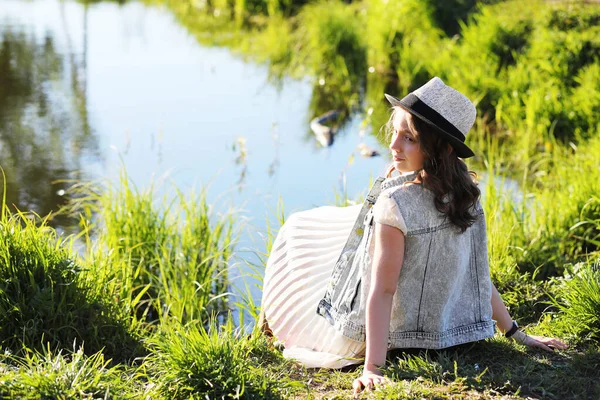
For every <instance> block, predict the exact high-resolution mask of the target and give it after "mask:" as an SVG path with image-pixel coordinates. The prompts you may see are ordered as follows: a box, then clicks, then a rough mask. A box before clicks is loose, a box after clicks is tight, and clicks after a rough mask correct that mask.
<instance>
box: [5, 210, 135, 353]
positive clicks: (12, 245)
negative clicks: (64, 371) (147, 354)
mask: <svg viewBox="0 0 600 400" xmlns="http://www.w3.org/2000/svg"><path fill="white" fill-rule="evenodd" d="M36 224H39V226H38V225H36ZM103 287H104V285H103V282H101V281H100V280H99V279H97V277H96V276H92V275H90V273H89V271H87V270H86V269H85V268H84V267H83V266H82V265H81V264H80V263H78V262H77V261H76V258H75V255H74V254H73V253H72V252H71V251H69V250H67V246H66V244H65V243H64V242H61V241H60V240H59V238H58V236H57V234H56V232H55V231H54V230H53V229H52V228H49V227H47V226H46V225H45V220H39V219H38V218H37V217H36V216H32V215H29V214H23V213H18V214H16V215H13V216H11V215H10V213H9V210H8V208H7V207H6V206H4V207H3V210H2V217H1V220H0V345H1V346H2V347H4V348H9V349H11V350H12V351H13V352H19V351H20V350H21V349H23V348H31V349H41V348H44V347H46V345H48V346H49V347H50V348H53V349H54V348H69V347H71V346H73V343H74V342H77V343H79V344H82V343H84V342H85V345H86V351H90V352H97V351H99V350H100V349H103V348H104V349H105V352H106V353H107V354H109V355H110V356H111V357H115V358H118V359H120V360H124V359H128V358H131V357H134V356H136V355H139V354H141V352H142V349H141V346H140V345H139V343H138V342H137V340H136V339H135V338H134V337H133V336H132V335H131V334H130V333H129V327H130V325H129V321H128V316H127V315H124V313H123V312H122V310H121V309H119V305H118V304H114V303H112V301H111V299H110V297H109V296H106V293H103Z"/></svg>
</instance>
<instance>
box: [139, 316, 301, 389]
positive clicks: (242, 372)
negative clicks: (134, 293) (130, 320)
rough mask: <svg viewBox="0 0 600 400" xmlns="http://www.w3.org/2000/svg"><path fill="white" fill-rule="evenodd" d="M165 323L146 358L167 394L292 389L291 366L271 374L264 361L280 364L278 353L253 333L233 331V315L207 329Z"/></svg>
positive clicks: (262, 338)
mask: <svg viewBox="0 0 600 400" xmlns="http://www.w3.org/2000/svg"><path fill="white" fill-rule="evenodd" d="M164 327H165V331H163V333H162V334H160V335H158V336H157V337H156V339H155V340H153V354H152V356H151V358H150V360H149V362H150V363H151V364H152V365H153V370H154V372H155V373H156V379H157V380H158V381H159V382H160V389H161V391H162V393H163V394H164V395H165V397H168V398H170V399H189V398H193V399H204V398H234V399H279V398H283V395H284V393H285V392H286V391H289V390H291V389H293V387H292V386H290V384H289V382H290V380H289V377H288V376H287V374H289V370H287V369H285V370H284V369H281V370H280V371H279V373H277V374H276V375H273V373H272V372H271V373H269V369H268V363H269V362H271V363H272V362H273V360H274V359H276V360H278V361H279V363H280V364H281V363H282V356H281V354H280V353H279V352H278V351H276V350H275V349H273V348H272V347H270V345H269V344H268V342H267V340H266V338H265V337H264V336H262V335H258V334H256V333H257V332H255V334H254V335H252V336H251V337H246V336H245V335H246V334H245V333H244V332H243V330H236V329H235V328H234V327H233V323H232V321H231V319H229V320H228V322H227V323H226V324H225V325H223V326H221V328H218V327H217V325H216V323H215V322H214V321H213V322H211V323H210V324H209V326H208V330H205V329H204V328H203V327H202V326H195V327H187V328H178V327H176V326H174V325H171V326H164Z"/></svg>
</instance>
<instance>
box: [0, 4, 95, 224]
mask: <svg viewBox="0 0 600 400" xmlns="http://www.w3.org/2000/svg"><path fill="white" fill-rule="evenodd" d="M84 18H85V15H84ZM67 42H68V43H67V46H68V47H70V40H68V41H67ZM85 43H86V41H85V37H84V48H85ZM64 53H68V54H67V56H66V57H65V56H64V55H63V54H64ZM83 59H84V60H85V50H84V53H83ZM84 75H85V62H81V63H78V62H77V60H76V56H75V53H74V52H73V49H71V48H68V49H66V52H65V51H58V50H57V48H56V45H55V43H54V40H53V38H52V36H50V34H48V33H47V34H46V35H45V36H44V37H43V38H41V39H40V38H39V37H37V36H36V35H34V34H31V33H27V32H25V31H24V29H22V27H20V26H16V27H11V26H10V25H2V26H0V166H1V167H2V168H3V169H4V172H5V174H6V202H7V204H9V205H14V206H16V207H17V208H19V209H20V210H23V211H35V212H36V213H38V214H40V215H47V214H48V213H50V212H55V211H56V210H57V209H58V208H59V207H60V206H61V205H62V204H64V202H65V197H64V192H65V190H66V189H67V187H68V186H69V184H68V183H67V182H65V181H64V180H68V179H81V178H83V177H82V171H81V163H82V161H85V160H86V159H97V157H98V153H97V144H96V138H95V136H94V135H93V133H92V130H91V128H90V125H89V122H88V115H87V101H86V92H85V79H84V78H83V76H84ZM71 222H72V221H69V220H68V218H67V217H65V216H57V217H56V218H54V219H53V220H52V221H51V223H52V224H53V225H54V226H61V227H68V226H69V225H71Z"/></svg>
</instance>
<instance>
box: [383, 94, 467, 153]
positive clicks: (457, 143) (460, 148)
mask: <svg viewBox="0 0 600 400" xmlns="http://www.w3.org/2000/svg"><path fill="white" fill-rule="evenodd" d="M385 98H386V99H387V100H388V101H389V102H390V104H391V105H392V106H394V107H402V109H404V110H406V111H407V112H408V113H410V114H411V115H414V116H415V117H417V118H419V119H420V120H421V121H423V122H425V123H427V125H429V126H431V127H433V128H435V130H436V131H437V132H439V133H441V134H442V136H443V137H444V139H446V140H447V141H448V143H450V145H451V146H452V148H453V149H454V151H456V155H457V156H459V157H460V158H469V157H473V156H474V155H475V153H473V150H471V149H470V148H469V146H467V145H466V144H465V143H464V142H463V141H461V140H460V139H457V138H456V137H454V136H453V135H452V134H451V133H449V132H447V131H446V130H444V129H443V128H441V127H439V126H438V125H437V124H435V123H434V122H432V121H430V120H429V119H428V118H426V117H424V116H423V115H421V114H420V113H418V112H417V111H415V110H413V109H412V108H411V107H410V105H407V104H404V103H402V100H399V99H397V98H395V97H394V96H390V95H389V94H387V93H386V94H385Z"/></svg>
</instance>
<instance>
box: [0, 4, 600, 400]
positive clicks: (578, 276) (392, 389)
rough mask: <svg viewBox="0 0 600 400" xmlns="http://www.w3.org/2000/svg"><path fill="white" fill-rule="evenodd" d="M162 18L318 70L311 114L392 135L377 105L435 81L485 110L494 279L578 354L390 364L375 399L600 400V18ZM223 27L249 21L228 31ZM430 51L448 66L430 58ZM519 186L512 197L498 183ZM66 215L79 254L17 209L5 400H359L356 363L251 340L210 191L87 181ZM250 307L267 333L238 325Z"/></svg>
mask: <svg viewBox="0 0 600 400" xmlns="http://www.w3.org/2000/svg"><path fill="white" fill-rule="evenodd" d="M155 2H158V0H155ZM160 3H161V4H166V5H167V6H168V7H169V8H170V9H172V10H173V13H174V15H175V16H176V17H177V18H178V19H180V20H181V21H182V23H183V24H184V25H185V26H186V27H188V29H189V31H190V33H192V34H193V35H194V36H195V37H196V38H197V39H198V40H201V41H206V42H211V41H212V42H213V43H215V44H219V45H226V46H230V48H231V49H232V50H233V51H238V52H241V54H247V55H248V56H249V55H250V54H253V57H255V58H256V59H257V60H263V62H268V63H269V66H270V68H271V69H272V71H273V74H274V76H275V77H276V76H277V74H288V73H289V74H301V75H303V74H306V75H307V76H309V77H310V79H313V80H314V82H313V83H314V92H313V101H312V102H311V104H312V105H311V107H313V108H312V109H313V110H314V113H315V114H317V113H319V114H318V115H321V114H322V112H321V111H323V110H326V111H328V110H330V109H342V110H345V111H344V112H345V113H346V115H347V116H350V115H351V114H352V113H355V112H358V113H361V112H363V113H364V114H365V121H367V122H366V124H369V126H370V129H371V130H372V131H373V132H378V129H379V128H378V127H379V126H381V124H383V122H385V119H386V113H387V110H386V109H385V106H384V105H382V102H381V101H380V100H379V99H378V98H379V97H381V94H382V93H383V92H384V91H390V92H392V93H402V92H405V91H407V90H410V89H411V88H413V87H415V86H418V85H419V84H421V83H422V81H423V79H425V78H426V77H428V76H429V75H430V74H432V73H433V72H435V74H438V75H441V76H442V77H443V78H444V79H445V80H447V81H448V83H450V84H453V85H456V86H457V87H459V88H460V89H461V90H464V91H465V93H468V94H469V95H470V96H472V97H473V98H474V99H477V100H478V108H479V110H480V113H481V117H480V118H479V120H478V122H477V126H476V127H475V129H474V131H473V132H471V133H470V134H469V135H470V136H469V140H470V142H469V143H470V144H472V145H473V147H474V149H475V150H476V152H477V153H478V157H477V158H476V159H475V160H473V164H472V166H475V167H477V169H478V170H480V171H485V173H486V177H487V179H486V181H485V183H484V184H482V189H483V191H484V193H485V196H484V197H483V198H482V204H483V206H484V210H485V215H486V220H487V229H488V246H489V261H490V268H491V272H492V279H493V280H494V283H495V284H496V286H497V287H498V289H499V291H500V292H501V293H502V296H503V298H504V300H505V302H506V304H507V306H508V308H509V310H510V312H511V314H512V316H513V317H514V318H515V319H517V320H518V321H519V323H520V325H521V326H524V327H525V330H526V332H528V333H532V334H542V335H554V336H558V337H561V338H563V339H564V340H565V341H566V342H568V343H569V345H570V348H569V349H568V350H566V351H560V352H555V353H546V352H542V351H537V350H531V349H527V348H525V347H523V346H521V345H518V344H515V343H513V342H511V341H509V340H506V339H505V338H503V337H502V336H501V335H499V334H498V335H496V336H495V337H494V338H492V339H490V340H486V341H485V342H482V343H476V344H470V345H465V346H461V347H460V348H456V349H449V350H443V351H439V352H395V353H393V354H390V357H389V363H388V365H387V367H386V371H385V373H386V375H387V376H388V377H389V378H390V379H391V380H392V383H391V384H390V385H389V386H388V387H386V388H384V389H380V390H377V391H375V392H372V393H363V394H362V395H361V397H362V398H376V399H388V398H400V399H403V398H418V399H421V398H448V399H451V398H452V399H454V398H486V399H487V398H495V399H500V398H511V399H512V398H551V399H570V398H578V399H588V398H589V399H592V398H598V397H600V384H599V383H598V379H597V376H598V368H599V367H600V300H599V299H598V294H599V293H600V169H599V168H598V160H600V132H599V123H600V120H598V118H599V115H600V112H599V111H600V109H599V107H600V95H599V93H600V90H599V87H598V82H600V79H598V78H599V77H600V62H599V57H600V56H599V52H598V51H599V49H600V45H599V43H600V42H598V37H600V36H598V35H596V33H597V30H598V27H597V26H596V25H597V21H598V20H600V10H599V9H598V8H595V9H593V10H595V11H594V12H593V13H590V12H587V11H589V9H583V8H578V7H579V6H578V5H565V4H560V5H558V7H561V8H560V9H552V8H543V9H540V10H541V12H537V11H538V10H537V8H536V7H542V6H541V4H542V3H538V2H536V3H535V4H534V3H522V2H521V3H518V2H507V3H505V2H502V3H501V4H495V5H490V6H482V7H481V9H480V10H479V11H472V10H470V9H469V10H467V11H464V10H463V11H464V12H465V13H466V14H465V18H468V22H467V23H465V24H461V23H458V22H456V21H457V20H456V18H455V19H454V20H448V21H446V22H444V20H440V19H439V16H438V17H436V15H438V14H439V13H441V9H437V8H435V7H434V6H435V4H436V2H429V1H427V2H416V1H415V2H412V1H406V2H389V4H387V3H385V4H387V6H384V5H385V4H384V3H383V2H378V1H370V2H357V3H351V4H343V3H338V2H333V3H314V4H313V3H311V4H308V5H306V6H304V5H303V4H294V3H293V2H290V3H284V2H275V1H273V2H264V3H263V2H261V1H258V0H256V1H255V2H251V1H249V0H248V1H246V2H243V1H236V2H235V4H234V5H232V4H231V3H230V2H224V1H212V2H208V1H207V2H206V3H203V2H191V1H187V0H184V1H180V2H175V1H174V0H166V1H160ZM199 4H209V5H210V7H211V8H210V12H211V13H212V14H211V15H209V14H207V10H206V9H205V8H203V7H199V6H198V5H199ZM440 4H441V3H440ZM260 5H264V7H262V6H260ZM259 6H260V7H259ZM288 6H289V8H286V7H288ZM232 7H233V8H232ZM251 7H255V8H254V9H252V8H251ZM256 7H258V8H256ZM261 7H262V8H261ZM393 7H397V8H396V9H393V10H392V9H391V8H393ZM582 7H583V6H582ZM217 9H219V10H221V11H220V13H222V14H219V15H225V14H227V13H226V12H225V11H227V10H229V11H231V10H233V18H232V15H231V12H230V13H229V14H230V15H229V17H228V20H227V21H226V22H224V20H220V19H218V18H220V17H219V16H216V17H218V18H215V10H217ZM236 10H237V11H236ZM240 10H242V11H240ZM243 10H249V11H248V12H243ZM276 10H280V12H276ZM363 11H364V12H363ZM584 11H586V12H584ZM236 15H237V17H236ZM389 15H413V16H415V18H411V19H406V18H404V19H403V18H398V19H397V20H395V19H392V18H387V16H389ZM206 21H210V23H209V22H206ZM452 21H454V22H452ZM205 22H206V24H204V23H205ZM224 26H225V27H226V28H227V29H231V31H230V33H229V34H224V33H226V32H227V30H226V28H224ZM242 32H243V33H244V35H241V33H242ZM456 34H458V36H454V35H456ZM594 35H596V36H594ZM242 36H244V37H245V38H244V39H241V37H242ZM267 42H269V43H271V45H270V46H263V45H264V44H265V43H267ZM415 44H418V46H417V45H415ZM298 46H299V47H298ZM321 46H323V47H321ZM256 49H262V52H260V51H258V50H256ZM294 49H298V51H295V50H294ZM300 49H303V50H302V51H300ZM390 49H391V50H390ZM424 49H435V51H433V52H431V51H428V54H427V56H426V57H425V56H424V54H423V53H422V52H423V51H425V50H424ZM327 61H331V63H329V62H327ZM450 61H451V62H450ZM371 68H373V72H371V70H370V69H371ZM490 71H492V72H490ZM321 80H322V81H323V82H324V83H323V84H321V83H320V82H321ZM333 93H335V94H336V95H335V96H331V94H333ZM369 109H371V110H372V111H371V112H370V113H369V112H368V111H367V110H369ZM357 110H358V111H357ZM366 116H368V118H367V117H366ZM471 135H472V136H471ZM380 140H381V141H384V140H385V139H384V138H383V137H381V138H380ZM509 178H510V179H513V180H514V181H516V182H517V184H518V185H519V188H518V191H519V193H518V195H517V196H515V194H514V193H512V192H511V191H510V188H509V187H507V186H505V185H503V184H502V182H503V180H504V179H509ZM366 185H367V182H365V189H366ZM158 192H160V193H167V195H160V196H159V195H157V193H158ZM168 193H171V195H168ZM66 197H67V198H69V202H68V204H67V205H66V207H65V208H64V209H63V210H62V211H61V214H62V215H63V216H69V218H70V219H75V220H77V221H79V225H80V233H79V234H78V235H77V236H64V235H61V234H59V233H57V232H56V230H54V229H53V228H51V227H48V225H47V222H48V219H47V217H45V216H41V217H40V216H36V215H33V214H30V213H27V212H24V213H20V212H17V211H16V210H15V209H14V208H13V207H11V206H9V205H7V204H4V203H5V202H3V205H2V213H1V218H0V260H1V262H0V278H1V279H0V345H1V348H0V397H2V398H19V399H37V398H115V399H116V398H119V399H121V398H135V399H138V398H149V399H188V398H195V399H205V398H245V399H279V398H296V399H304V398H340V399H344V398H352V397H353V395H352V393H351V390H350V387H351V383H352V381H353V379H354V378H356V377H357V376H358V375H359V374H360V373H361V371H362V369H361V367H359V368H357V369H348V370H343V371H329V370H306V369H304V368H303V367H301V366H299V365H297V364H295V363H294V362H292V361H288V360H284V359H283V358H282V356H281V351H280V349H278V348H277V347H276V345H275V344H274V343H273V342H272V341H270V340H269V339H268V338H266V337H264V336H263V335H261V334H260V332H258V331H256V329H255V328H254V321H253V320H252V318H256V317H257V315H258V312H259V304H256V301H255V299H253V298H252V296H251V295H249V294H248V295H247V296H245V297H244V296H242V297H237V298H234V297H232V296H231V294H230V289H231V276H230V272H231V270H230V267H231V266H232V264H233V260H234V258H233V257H234V255H235V252H236V250H238V249H237V248H236V243H237V242H238V240H239V237H240V234H241V231H240V229H241V224H242V221H243V219H244V215H243V213H241V212H240V211H236V210H223V209H218V204H217V203H216V202H215V203H211V202H209V201H208V200H207V192H206V191H201V192H200V193H196V194H194V193H185V192H183V191H182V190H179V189H178V188H177V187H170V188H169V190H165V191H158V188H156V187H154V186H151V185H150V186H148V187H143V188H140V189H137V188H136V187H135V185H133V184H132V182H131V179H130V177H128V176H127V174H125V173H124V174H123V175H122V176H121V179H120V181H118V182H116V183H102V184H98V183H97V182H96V183H94V184H88V183H83V182H77V183H76V184H75V185H74V186H73V187H71V188H70V189H69V190H67V193H66ZM4 199H6V194H5V196H4ZM331 199H332V200H331V201H332V202H335V203H337V204H338V205H344V204H346V203H347V202H348V199H347V198H346V197H345V194H343V195H337V196H336V195H335V194H333V193H332V194H331ZM285 203H286V200H285V199H283V204H285ZM285 217H286V214H285V212H284V207H283V205H281V206H280V209H279V210H278V212H277V215H275V216H273V217H271V218H269V221H267V223H266V226H267V229H266V231H265V232H264V240H265V248H266V253H265V254H257V258H258V260H259V261H258V265H255V266H253V267H254V269H255V272H254V275H256V276H260V274H261V270H262V268H264V264H265V260H266V257H267V254H268V252H269V249H270V246H271V244H272V241H273V239H274V237H275V235H276V233H277V230H278V229H279V227H280V226H281V224H282V223H283V221H284V220H285ZM48 218H49V217H48ZM82 242H83V243H85V244H86V245H85V249H84V250H81V249H80V248H77V244H76V243H82ZM235 303H237V304H235ZM236 307H241V308H242V309H243V310H245V311H246V314H244V315H249V316H250V317H251V318H250V320H248V319H244V318H241V320H240V318H239V317H238V319H236V322H237V325H236V324H234V319H233V318H232V316H231V314H230V312H231V311H232V310H233V309H234V308H236Z"/></svg>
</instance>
